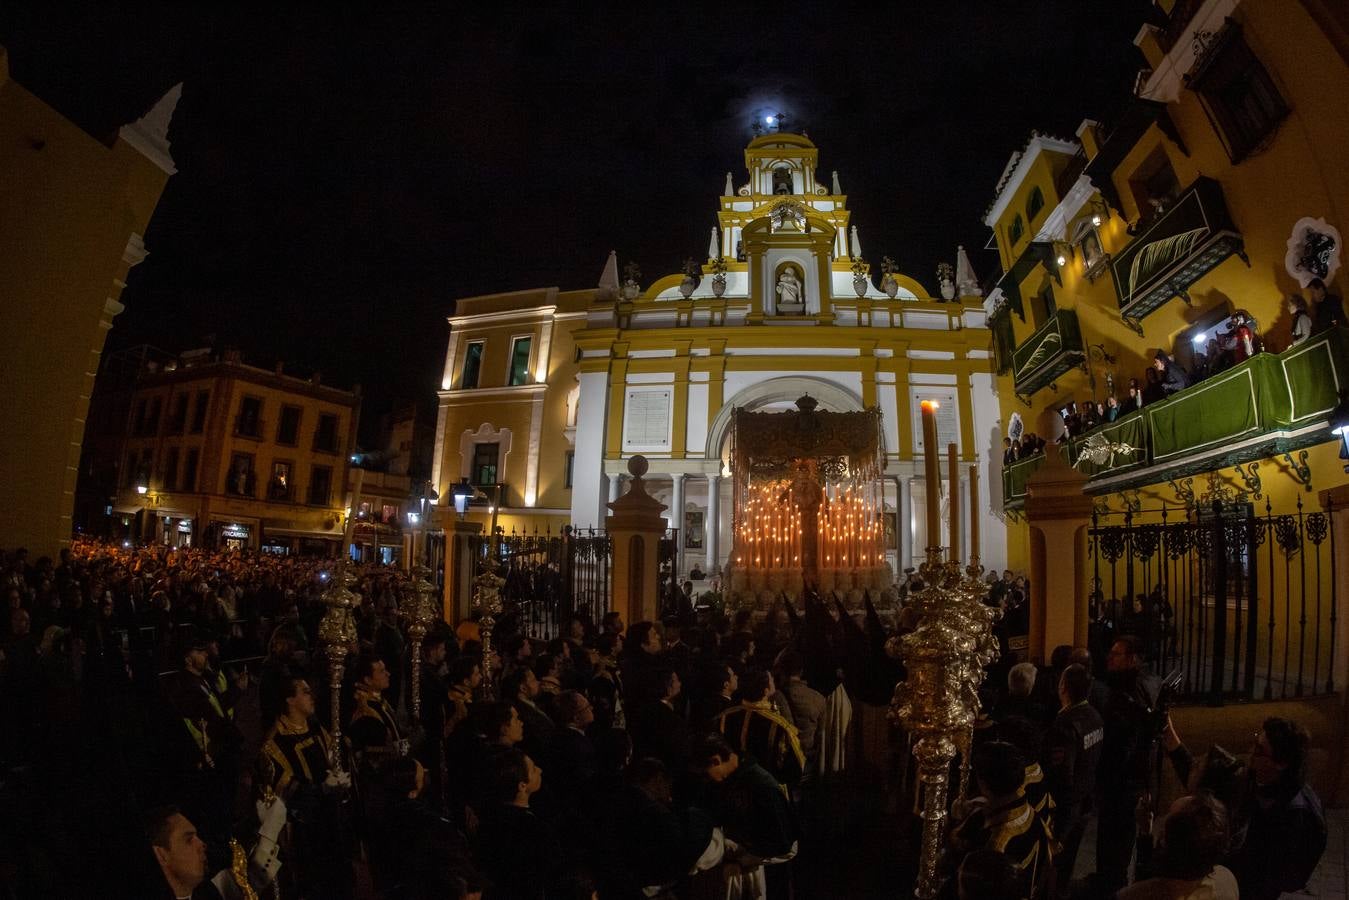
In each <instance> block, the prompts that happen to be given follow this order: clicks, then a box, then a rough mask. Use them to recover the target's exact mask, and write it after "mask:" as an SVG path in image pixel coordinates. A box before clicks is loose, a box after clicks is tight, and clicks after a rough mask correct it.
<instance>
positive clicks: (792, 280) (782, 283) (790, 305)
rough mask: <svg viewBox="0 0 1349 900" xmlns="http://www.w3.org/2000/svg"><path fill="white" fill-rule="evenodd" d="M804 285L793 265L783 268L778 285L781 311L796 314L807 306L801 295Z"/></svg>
mask: <svg viewBox="0 0 1349 900" xmlns="http://www.w3.org/2000/svg"><path fill="white" fill-rule="evenodd" d="M802 287H803V285H802V284H801V279H799V278H797V277H796V272H795V271H794V270H793V269H792V267H791V266H788V267H787V268H785V269H783V270H782V274H781V275H779V276H778V285H777V294H778V312H779V313H789V314H795V313H800V312H802V311H803V310H804V309H805V308H806V304H805V300H804V299H803V298H802V296H801V294H802V291H801V289H802Z"/></svg>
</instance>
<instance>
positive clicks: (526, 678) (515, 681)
mask: <svg viewBox="0 0 1349 900" xmlns="http://www.w3.org/2000/svg"><path fill="white" fill-rule="evenodd" d="M538 696H539V679H538V678H537V677H536V676H535V675H534V672H533V670H532V669H530V668H528V667H521V668H519V669H516V670H515V671H514V672H512V673H511V674H509V675H507V676H506V678H505V679H504V680H503V681H502V682H501V697H502V699H503V700H505V701H507V702H509V703H511V704H512V705H513V706H514V707H515V711H516V712H517V713H519V715H520V721H521V722H523V723H524V726H525V736H524V740H523V741H521V743H520V746H521V748H522V749H523V750H524V751H525V752H526V753H528V754H529V755H530V757H531V758H537V759H544V758H545V756H546V754H547V751H548V742H549V741H550V740H552V737H553V732H554V731H555V730H556V726H555V725H553V720H552V719H550V718H548V716H547V715H546V714H544V712H543V710H541V709H539V707H538V704H537V703H536V702H535V699H536V698H537V697H538Z"/></svg>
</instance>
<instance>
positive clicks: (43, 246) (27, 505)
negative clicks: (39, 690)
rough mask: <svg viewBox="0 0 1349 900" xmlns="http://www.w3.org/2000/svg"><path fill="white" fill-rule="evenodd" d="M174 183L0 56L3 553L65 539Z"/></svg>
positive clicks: (40, 548)
mask: <svg viewBox="0 0 1349 900" xmlns="http://www.w3.org/2000/svg"><path fill="white" fill-rule="evenodd" d="M167 177H168V176H167V175H166V174H165V173H164V172H163V171H161V170H160V169H159V168H158V167H156V166H155V165H154V164H153V163H152V162H150V161H149V160H147V159H146V158H145V157H143V156H141V154H139V153H138V152H137V151H135V150H134V149H132V148H131V147H130V146H128V145H127V144H125V143H124V142H122V141H121V140H118V141H116V142H114V143H113V144H112V146H110V147H109V146H105V145H103V144H101V143H99V142H98V141H96V140H94V138H92V137H90V136H89V135H88V134H86V133H85V132H83V131H81V130H80V129H79V128H77V127H76V126H75V125H74V124H72V123H71V122H69V121H67V120H66V119H65V118H63V117H62V116H61V115H60V114H59V113H57V112H56V111H55V110H53V109H51V108H50V107H48V106H47V105H46V104H45V103H43V102H42V101H41V100H39V99H38V98H37V97H35V96H34V95H33V94H31V93H29V92H28V91H27V90H25V89H24V88H23V87H22V86H21V85H19V84H17V83H16V82H15V81H13V80H12V79H11V78H10V77H9V69H8V65H7V62H6V57H5V54H4V51H3V49H2V48H0V260H3V263H0V333H4V334H5V335H6V348H5V352H4V353H3V354H0V383H2V384H4V385H5V390H4V391H3V392H0V419H3V421H4V422H6V435H5V442H4V443H5V449H4V450H3V451H0V546H6V547H13V546H27V547H28V548H29V549H30V550H31V551H32V553H33V554H34V555H35V556H36V555H39V554H51V555H55V553H56V551H57V550H58V549H59V548H60V547H61V546H62V545H63V544H65V543H67V542H68V541H69V539H70V529H71V514H72V510H73V505H74V490H75V478H76V473H77V470H78V465H79V455H80V445H81V443H82V441H83V438H84V420H85V416H86V414H87V412H88V407H89V397H90V394H91V393H92V390H93V379H94V373H95V372H97V370H98V360H99V356H100V354H101V353H102V350H103V343H104V338H105V336H106V333H107V330H108V328H109V327H110V325H111V321H112V317H113V316H114V315H116V313H117V312H118V311H119V310H120V305H119V304H117V302H116V301H117V298H118V296H119V295H120V293H121V287H122V282H123V281H124V279H125V278H126V273H127V270H128V268H129V265H128V262H127V261H126V259H125V258H124V251H125V250H126V248H127V245H128V240H129V239H130V238H131V237H132V235H137V234H143V233H144V231H145V227H146V225H147V223H148V222H149V218H150V214H151V213H152V212H153V210H154V207H155V204H156V203H157V202H158V200H159V195H160V192H161V191H162V190H163V188H164V184H165V182H166V181H167Z"/></svg>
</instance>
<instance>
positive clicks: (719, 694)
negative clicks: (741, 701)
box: [689, 661, 740, 728]
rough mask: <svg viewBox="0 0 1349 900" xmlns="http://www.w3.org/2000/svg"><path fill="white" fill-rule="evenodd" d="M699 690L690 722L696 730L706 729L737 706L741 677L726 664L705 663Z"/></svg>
mask: <svg viewBox="0 0 1349 900" xmlns="http://www.w3.org/2000/svg"><path fill="white" fill-rule="evenodd" d="M698 688H699V692H698V697H697V699H695V700H694V701H693V704H692V707H693V708H692V710H691V714H690V716H689V721H690V723H691V724H692V725H693V726H694V727H695V728H706V727H709V726H710V725H711V724H712V723H713V722H714V721H715V720H716V718H717V716H719V715H721V714H722V713H723V712H724V711H726V710H728V709H730V708H731V707H732V706H735V700H734V699H733V698H734V696H735V692H736V691H737V690H739V688H740V676H739V675H738V674H736V671H735V669H734V668H733V667H732V666H729V665H727V664H726V663H725V662H721V661H716V662H711V663H705V664H704V665H703V667H702V670H701V672H700V673H699V676H698Z"/></svg>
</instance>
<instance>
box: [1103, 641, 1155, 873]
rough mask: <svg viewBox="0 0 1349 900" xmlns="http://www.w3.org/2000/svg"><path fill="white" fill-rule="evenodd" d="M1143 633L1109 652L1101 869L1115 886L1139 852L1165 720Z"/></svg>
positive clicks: (1117, 642)
mask: <svg viewBox="0 0 1349 900" xmlns="http://www.w3.org/2000/svg"><path fill="white" fill-rule="evenodd" d="M1141 665H1142V660H1141V657H1140V647H1139V643H1138V639H1137V638H1135V637H1133V636H1132V635H1121V636H1120V637H1119V638H1117V639H1116V640H1115V642H1114V643H1113V644H1112V645H1111V646H1110V655H1109V656H1107V657H1106V666H1105V668H1106V684H1107V685H1108V686H1109V688H1110V694H1109V696H1108V697H1107V699H1106V707H1105V714H1104V716H1102V718H1103V719H1104V720H1105V736H1104V740H1103V741H1102V747H1101V759H1100V763H1099V766H1098V771H1099V772H1100V773H1101V777H1100V790H1101V810H1100V822H1099V824H1098V825H1097V828H1096V872H1097V875H1098V876H1099V878H1100V879H1101V880H1102V881H1103V882H1105V883H1106V884H1108V885H1110V886H1112V887H1114V888H1115V889H1118V888H1121V887H1124V885H1125V884H1126V883H1127V881H1128V873H1129V860H1130V859H1131V858H1132V856H1133V852H1134V838H1135V832H1136V826H1135V822H1134V809H1135V807H1137V805H1138V799H1139V798H1140V797H1141V796H1142V795H1143V793H1144V791H1146V790H1147V785H1148V778H1149V773H1150V771H1151V759H1152V750H1153V743H1154V738H1155V737H1156V736H1157V733H1158V731H1159V727H1158V726H1159V723H1157V722H1156V721H1155V716H1154V715H1153V704H1154V703H1155V702H1156V695H1157V690H1156V687H1155V686H1154V685H1152V684H1151V681H1152V680H1151V679H1147V678H1144V677H1143V674H1142V672H1141V670H1140V667H1141Z"/></svg>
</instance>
